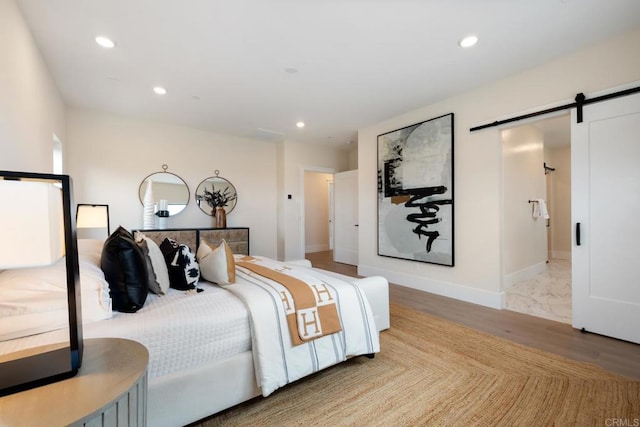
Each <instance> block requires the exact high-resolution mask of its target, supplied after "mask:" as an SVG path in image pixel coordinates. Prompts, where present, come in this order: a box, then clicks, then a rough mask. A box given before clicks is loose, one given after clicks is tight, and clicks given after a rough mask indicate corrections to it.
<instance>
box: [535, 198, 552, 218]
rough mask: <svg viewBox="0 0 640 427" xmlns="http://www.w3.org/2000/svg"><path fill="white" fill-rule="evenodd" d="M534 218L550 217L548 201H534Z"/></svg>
mask: <svg viewBox="0 0 640 427" xmlns="http://www.w3.org/2000/svg"><path fill="white" fill-rule="evenodd" d="M533 218H534V219H537V218H544V219H549V211H548V210H547V202H545V201H544V199H536V200H535V201H534V203H533Z"/></svg>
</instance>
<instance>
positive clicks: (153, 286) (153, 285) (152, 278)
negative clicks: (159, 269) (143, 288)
mask: <svg viewBox="0 0 640 427" xmlns="http://www.w3.org/2000/svg"><path fill="white" fill-rule="evenodd" d="M134 238H135V237H134ZM136 245H138V247H139V248H140V250H141V251H142V255H144V261H145V264H147V272H148V273H149V274H148V275H147V281H148V285H149V291H150V292H153V293H154V294H156V295H159V294H161V290H160V284H159V283H158V280H157V279H156V272H155V271H154V269H153V264H151V258H149V247H148V246H147V242H146V241H145V240H144V239H143V240H141V241H137V240H136Z"/></svg>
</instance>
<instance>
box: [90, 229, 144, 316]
mask: <svg viewBox="0 0 640 427" xmlns="http://www.w3.org/2000/svg"><path fill="white" fill-rule="evenodd" d="M100 264H101V267H102V271H104V277H105V279H106V280H107V282H108V283H109V289H110V294H111V300H112V302H113V309H114V310H118V311H121V312H123V313H135V312H136V311H138V310H140V308H142V306H143V305H144V302H145V301H146V299H147V294H148V293H149V282H148V277H149V272H148V271H147V264H146V261H145V256H144V255H143V253H142V250H140V248H139V247H138V245H136V242H135V241H134V240H133V236H132V235H131V233H130V232H129V231H127V230H126V229H125V228H123V227H122V226H120V227H118V229H117V230H116V231H114V232H113V234H111V236H109V237H108V238H107V240H106V241H105V242H104V247H103V248H102V257H101V259H100Z"/></svg>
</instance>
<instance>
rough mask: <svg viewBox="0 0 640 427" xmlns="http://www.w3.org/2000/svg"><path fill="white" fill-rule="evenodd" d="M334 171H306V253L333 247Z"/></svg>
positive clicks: (304, 231) (304, 245)
mask: <svg viewBox="0 0 640 427" xmlns="http://www.w3.org/2000/svg"><path fill="white" fill-rule="evenodd" d="M332 192H333V173H330V172H321V171H313V170H305V171H304V213H303V216H304V222H303V223H304V230H303V236H304V243H303V248H304V253H305V254H307V253H315V252H323V251H330V250H332V249H333V240H334V236H333V196H332Z"/></svg>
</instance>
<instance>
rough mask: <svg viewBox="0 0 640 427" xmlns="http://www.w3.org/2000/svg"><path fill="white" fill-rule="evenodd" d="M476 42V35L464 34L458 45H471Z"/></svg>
mask: <svg viewBox="0 0 640 427" xmlns="http://www.w3.org/2000/svg"><path fill="white" fill-rule="evenodd" d="M476 43H478V36H473V35H471V36H466V37H465V38H463V39H462V40H460V41H459V42H458V44H459V45H460V47H471V46H473V45H474V44H476Z"/></svg>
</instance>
